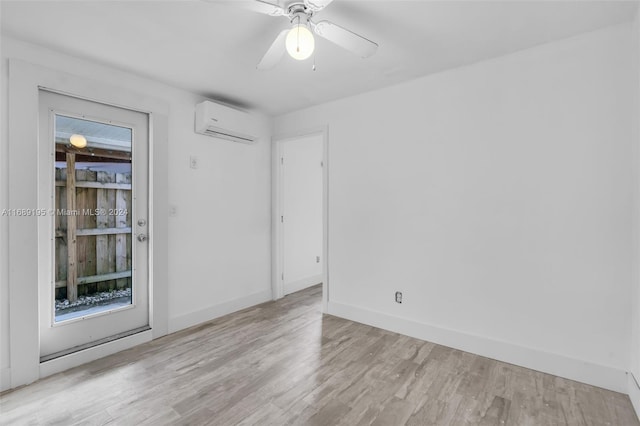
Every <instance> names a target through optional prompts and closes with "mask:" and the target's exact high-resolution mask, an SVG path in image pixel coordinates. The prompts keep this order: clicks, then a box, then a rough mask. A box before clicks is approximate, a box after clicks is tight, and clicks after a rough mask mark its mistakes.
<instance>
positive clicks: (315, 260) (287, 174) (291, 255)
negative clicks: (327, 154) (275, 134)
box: [280, 134, 324, 294]
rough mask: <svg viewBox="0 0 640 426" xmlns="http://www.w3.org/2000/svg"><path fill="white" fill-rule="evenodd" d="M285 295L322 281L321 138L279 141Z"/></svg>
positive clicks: (321, 136)
mask: <svg viewBox="0 0 640 426" xmlns="http://www.w3.org/2000/svg"><path fill="white" fill-rule="evenodd" d="M280 152H281V155H282V157H281V167H282V175H281V177H282V178H281V182H282V190H281V194H282V195H281V196H282V200H281V211H282V214H283V221H282V224H281V225H282V226H281V228H282V245H283V247H282V254H283V256H282V262H283V264H282V270H283V274H282V281H283V290H284V294H289V293H292V292H295V291H298V290H302V289H304V288H306V287H309V286H311V285H315V284H318V283H320V282H322V263H323V261H324V260H323V259H322V242H323V225H322V197H323V181H322V157H323V135H322V134H314V135H308V136H304V137H300V138H295V139H290V140H285V141H282V142H281V147H280Z"/></svg>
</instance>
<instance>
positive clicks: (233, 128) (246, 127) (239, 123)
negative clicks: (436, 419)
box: [196, 101, 258, 143]
mask: <svg viewBox="0 0 640 426" xmlns="http://www.w3.org/2000/svg"><path fill="white" fill-rule="evenodd" d="M196 133H200V134H203V135H207V136H213V137H214V138H220V139H226V140H230V141H233V142H242V143H254V142H255V141H256V140H257V139H258V136H257V134H258V130H257V125H256V122H255V119H254V118H253V117H252V116H251V115H250V114H249V113H246V112H244V111H240V110H237V109H234V108H230V107H228V106H224V105H220V104H217V103H215V102H210V101H204V102H201V103H199V104H198V105H196Z"/></svg>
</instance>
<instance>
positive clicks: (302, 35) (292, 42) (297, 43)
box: [285, 23, 315, 61]
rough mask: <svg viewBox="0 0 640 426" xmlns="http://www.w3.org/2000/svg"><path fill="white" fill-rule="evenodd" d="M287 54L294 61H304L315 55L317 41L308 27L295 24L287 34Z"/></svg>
mask: <svg viewBox="0 0 640 426" xmlns="http://www.w3.org/2000/svg"><path fill="white" fill-rule="evenodd" d="M285 44H286V47H287V52H288V53H289V55H290V56H291V57H292V58H293V59H297V60H298V61H303V60H305V59H307V58H308V57H309V56H311V54H312V53H313V49H314V48H315V40H314V38H313V34H312V33H311V31H309V28H307V26H306V25H301V24H299V23H298V24H295V25H294V26H293V28H291V30H290V31H289V34H287V39H286V42H285Z"/></svg>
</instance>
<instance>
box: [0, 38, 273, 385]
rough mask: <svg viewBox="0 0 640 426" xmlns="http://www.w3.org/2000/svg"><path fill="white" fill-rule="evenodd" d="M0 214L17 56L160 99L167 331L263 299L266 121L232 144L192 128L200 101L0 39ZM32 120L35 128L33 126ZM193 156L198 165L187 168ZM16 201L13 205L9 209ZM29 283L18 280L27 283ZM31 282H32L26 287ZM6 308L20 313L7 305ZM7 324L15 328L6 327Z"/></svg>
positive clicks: (1, 225)
mask: <svg viewBox="0 0 640 426" xmlns="http://www.w3.org/2000/svg"><path fill="white" fill-rule="evenodd" d="M1 54H2V63H1V65H2V69H1V70H2V75H1V86H0V87H1V90H2V92H3V93H2V96H1V101H0V108H1V109H2V113H1V115H0V120H1V126H0V128H1V133H0V137H1V141H2V142H1V143H0V210H1V209H2V208H4V207H5V206H7V200H8V184H7V182H8V179H9V176H8V164H9V162H10V161H11V159H10V158H8V132H7V127H8V126H7V125H8V115H7V109H8V104H7V97H6V96H5V94H6V93H7V88H8V83H7V82H8V58H19V59H22V60H24V61H28V62H31V63H34V64H37V65H41V66H44V67H47V68H51V69H55V70H59V71H62V72H66V73H69V74H73V75H78V76H81V77H84V78H91V79H94V80H97V81H99V82H101V83H105V84H109V85H113V86H117V87H120V88H123V89H128V90H131V91H132V92H135V93H140V94H142V95H146V96H152V97H155V98H157V99H160V100H162V101H165V102H166V103H167V104H168V105H169V108H170V113H169V122H168V126H169V153H168V156H169V165H168V169H167V170H166V173H168V181H169V203H170V204H171V205H173V206H175V207H176V211H177V215H176V216H175V217H170V218H169V226H168V227H169V229H168V233H169V264H168V276H169V307H168V310H169V330H170V331H174V330H178V329H180V328H184V327H187V326H190V325H194V324H196V323H198V322H201V321H205V320H207V319H210V318H213V317H215V316H218V315H221V314H224V313H227V312H230V311H232V310H235V309H239V308H241V307H244V306H249V305H252V304H255V303H259V302H262V301H266V300H269V299H270V298H271V287H270V241H271V238H270V227H271V225H270V218H271V213H270V206H271V200H270V182H271V178H270V168H271V166H270V161H271V157H270V155H271V148H270V134H271V124H272V123H271V120H270V118H269V117H266V116H264V115H261V114H256V120H257V121H258V122H259V125H260V129H261V132H260V133H261V134H260V137H261V140H260V142H258V143H257V144H256V145H251V146H248V145H243V144H235V143H232V142H228V141H222V140H217V139H213V138H210V137H207V136H202V135H197V134H195V133H194V132H193V127H194V121H193V120H194V115H193V114H194V106H195V104H196V103H197V102H199V101H201V100H202V98H200V97H199V96H197V95H195V94H191V93H187V92H185V91H182V90H178V89H175V88H172V87H169V86H167V85H164V84H162V83H158V82H154V81H151V80H149V79H146V78H142V77H139V76H135V75H132V74H129V73H127V72H124V71H122V70H116V69H112V68H109V67H106V66H103V65H101V64H97V63H91V62H87V61H84V60H79V59H76V58H73V57H70V56H67V55H64V54H61V53H57V52H53V51H51V50H48V49H45V48H42V47H39V46H34V45H31V44H28V43H24V42H21V41H17V40H14V39H10V38H7V37H3V38H2V45H1ZM34 125H35V124H34ZM191 155H196V156H197V157H198V159H199V168H198V169H195V170H194V169H190V168H189V157H190V156H191ZM12 207H19V206H12ZM8 231H9V229H8V222H7V220H6V218H5V217H0V358H1V359H0V371H1V372H2V375H1V378H2V380H1V383H0V385H1V386H2V389H5V388H6V387H7V386H8V383H9V382H8V380H9V379H8V375H9V368H10V366H11V362H10V359H9V353H10V350H9V349H10V348H9V326H10V324H9V314H8V312H9V304H8V287H9V285H8V274H7V271H8V266H9V265H8V246H7V235H8ZM30 284H31V283H25V285H30ZM33 284H34V285H35V284H36V283H33ZM11 308H12V309H20V307H19V306H12V307H11ZM13 326H16V325H13Z"/></svg>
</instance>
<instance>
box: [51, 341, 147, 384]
mask: <svg viewBox="0 0 640 426" xmlns="http://www.w3.org/2000/svg"><path fill="white" fill-rule="evenodd" d="M151 339H152V333H151V330H147V331H143V332H141V333H136V334H132V335H131V336H126V337H122V338H120V339H117V340H112V341H111V342H107V343H103V344H100V345H98V346H94V347H91V348H87V349H83V350H81V351H78V352H74V353H71V354H69V355H65V356H61V357H60V358H55V359H52V360H50V361H46V362H41V363H40V378H43V377H47V376H50V375H52V374H55V373H59V372H61V371H65V370H68V369H70V368H73V367H77V366H78V365H82V364H86V363H87V362H91V361H94V360H96V359H99V358H104V357H105V356H107V355H111V354H114V353H116V352H120V351H124V350H125V349H129V348H132V347H134V346H138V345H141V344H143V343H146V342H150V341H151Z"/></svg>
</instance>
